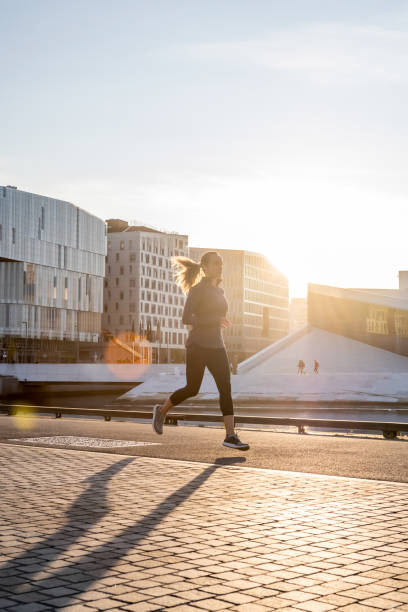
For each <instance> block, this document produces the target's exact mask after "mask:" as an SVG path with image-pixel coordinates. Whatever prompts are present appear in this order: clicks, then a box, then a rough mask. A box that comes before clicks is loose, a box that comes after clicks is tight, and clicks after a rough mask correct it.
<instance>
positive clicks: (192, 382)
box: [160, 345, 205, 416]
mask: <svg viewBox="0 0 408 612" xmlns="http://www.w3.org/2000/svg"><path fill="white" fill-rule="evenodd" d="M204 370H205V358H204V355H203V351H202V350H200V347H198V346H195V345H193V346H189V347H187V350H186V379H187V384H186V386H185V387H182V388H181V389H177V391H175V392H174V393H172V394H171V395H170V397H168V398H167V400H166V401H165V402H164V404H163V406H162V407H161V409H160V413H161V415H162V416H166V414H167V413H168V411H169V410H171V408H173V407H174V406H177V405H178V404H180V403H181V402H183V401H184V400H186V399H187V398H188V397H193V396H194V395H197V393H198V392H199V390H200V386H201V383H202V380H203V376H204Z"/></svg>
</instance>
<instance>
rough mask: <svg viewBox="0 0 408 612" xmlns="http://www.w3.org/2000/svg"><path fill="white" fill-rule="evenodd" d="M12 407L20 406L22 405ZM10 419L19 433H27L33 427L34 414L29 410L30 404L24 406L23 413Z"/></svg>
mask: <svg viewBox="0 0 408 612" xmlns="http://www.w3.org/2000/svg"><path fill="white" fill-rule="evenodd" d="M14 405H15V406H17V405H18V406H22V404H14ZM16 410H17V408H16ZM11 418H12V419H13V424H14V425H15V427H16V428H17V429H19V430H20V431H29V430H30V429H32V428H33V427H34V413H33V412H32V411H31V410H30V404H24V412H19V413H17V414H13V416H12V417H11Z"/></svg>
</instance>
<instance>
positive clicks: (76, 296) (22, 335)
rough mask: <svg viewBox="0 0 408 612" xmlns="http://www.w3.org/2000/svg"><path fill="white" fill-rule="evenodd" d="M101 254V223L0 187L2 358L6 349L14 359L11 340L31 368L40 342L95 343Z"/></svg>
mask: <svg viewBox="0 0 408 612" xmlns="http://www.w3.org/2000/svg"><path fill="white" fill-rule="evenodd" d="M105 254H106V226H105V223H104V221H103V220H102V219H98V218H97V217H95V216H93V215H91V214H89V213H87V212H86V211H84V210H82V209H81V208H79V207H78V206H75V205H73V204H70V203H69V202H64V201H62V200H56V199H53V198H49V197H45V196H41V195H36V194H33V193H28V192H24V191H20V190H18V189H17V188H15V187H0V338H1V339H2V349H3V353H4V351H6V353H8V354H10V346H11V347H12V350H11V352H13V351H14V352H15V349H14V346H17V345H16V343H15V342H14V343H13V342H12V341H11V339H16V341H17V340H18V339H24V341H25V350H26V355H25V357H26V358H27V357H28V358H29V360H31V361H32V360H38V359H40V358H41V355H40V354H39V353H40V352H41V350H42V349H41V348H40V345H39V343H38V341H40V340H42V341H44V340H50V341H54V342H57V343H58V342H62V343H64V342H65V343H66V342H67V341H68V342H69V341H72V342H90V343H96V342H98V341H99V339H100V334H101V317H102V310H103V278H104V274H105ZM53 348H54V349H55V350H57V351H63V350H64V349H63V347H62V346H57V344H54V345H53ZM47 350H48V352H50V350H52V348H51V347H50V346H48V347H47ZM27 353H28V354H27ZM3 358H4V354H3Z"/></svg>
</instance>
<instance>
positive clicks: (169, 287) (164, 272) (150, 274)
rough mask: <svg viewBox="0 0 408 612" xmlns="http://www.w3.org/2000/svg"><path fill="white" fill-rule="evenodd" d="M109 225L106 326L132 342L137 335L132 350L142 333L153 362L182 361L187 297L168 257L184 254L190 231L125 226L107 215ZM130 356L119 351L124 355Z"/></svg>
mask: <svg viewBox="0 0 408 612" xmlns="http://www.w3.org/2000/svg"><path fill="white" fill-rule="evenodd" d="M107 225H108V255H107V261H106V263H107V265H106V279H105V289H104V314H103V328H104V330H105V331H106V332H107V334H109V335H111V336H113V337H114V338H115V339H120V341H121V342H123V343H125V344H129V343H131V344H132V347H134V345H133V342H134V341H135V336H138V338H136V343H137V346H136V349H135V350H136V351H138V347H139V346H140V339H141V338H146V339H147V340H148V342H149V347H150V353H149V360H152V361H153V362H154V363H157V362H158V361H159V362H160V363H167V362H169V361H173V362H182V361H184V344H185V340H186V336H187V329H186V328H185V327H184V326H183V325H182V323H181V317H182V312H183V307H184V302H185V297H184V295H183V293H182V291H181V290H180V289H179V287H178V286H177V285H176V283H175V282H174V278H173V269H172V265H171V257H173V256H176V255H187V254H188V236H186V235H182V234H176V233H167V232H162V231H159V230H156V229H153V228H150V227H146V226H129V225H128V223H127V222H126V221H122V220H121V219H109V220H108V221H107ZM142 352H143V351H142ZM139 353H140V351H139ZM131 357H132V355H128V356H126V355H125V354H123V356H122V359H123V360H126V359H127V358H128V359H130V358H131ZM143 358H145V356H144V354H143Z"/></svg>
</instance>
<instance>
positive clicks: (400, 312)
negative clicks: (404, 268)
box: [308, 272, 408, 356]
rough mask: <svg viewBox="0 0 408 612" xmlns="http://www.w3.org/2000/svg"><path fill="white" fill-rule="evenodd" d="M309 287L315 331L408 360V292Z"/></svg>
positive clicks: (309, 308) (399, 290) (324, 286)
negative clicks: (338, 336)
mask: <svg viewBox="0 0 408 612" xmlns="http://www.w3.org/2000/svg"><path fill="white" fill-rule="evenodd" d="M399 277H400V288H399V289H343V288H340V287H330V286H326V285H312V284H310V285H309V292H308V320H309V324H310V325H311V326H313V327H318V328H320V329H323V330H326V331H328V332H332V333H335V334H339V335H341V336H345V337H347V338H351V339H353V340H358V341H359V342H364V343H365V344H369V345H371V346H375V347H378V348H381V349H385V350H387V351H391V352H393V353H399V354H400V355H405V356H408V292H407V290H406V287H405V283H404V278H405V274H404V273H403V272H400V276H399Z"/></svg>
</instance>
